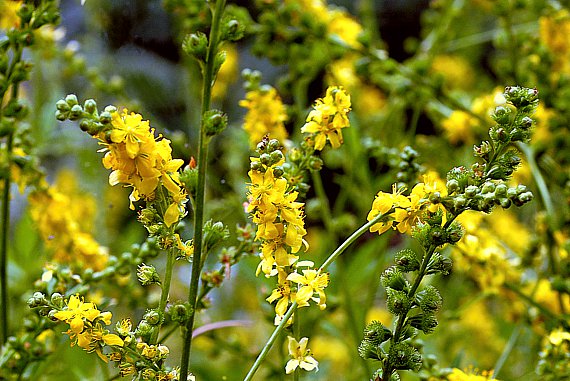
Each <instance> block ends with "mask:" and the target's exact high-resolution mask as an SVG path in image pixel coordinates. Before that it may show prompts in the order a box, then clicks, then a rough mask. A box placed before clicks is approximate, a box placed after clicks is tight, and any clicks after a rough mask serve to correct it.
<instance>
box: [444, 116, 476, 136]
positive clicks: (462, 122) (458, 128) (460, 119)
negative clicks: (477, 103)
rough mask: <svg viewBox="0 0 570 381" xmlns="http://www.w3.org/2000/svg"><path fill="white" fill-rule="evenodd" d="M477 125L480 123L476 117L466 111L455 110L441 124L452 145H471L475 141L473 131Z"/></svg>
mask: <svg viewBox="0 0 570 381" xmlns="http://www.w3.org/2000/svg"><path fill="white" fill-rule="evenodd" d="M477 124H478V121H477V119H476V118H475V117H474V116H472V115H470V114H468V113H466V112H465V111H459V110H455V111H453V112H452V113H451V115H449V117H448V118H447V119H445V120H444V121H443V122H442V123H441V126H442V127H443V130H444V131H445V135H446V136H447V138H448V139H449V141H450V142H451V143H453V144H458V143H461V142H463V143H468V144H469V143H472V142H473V141H474V140H475V136H474V135H475V134H474V132H473V129H474V128H475V127H476V126H477Z"/></svg>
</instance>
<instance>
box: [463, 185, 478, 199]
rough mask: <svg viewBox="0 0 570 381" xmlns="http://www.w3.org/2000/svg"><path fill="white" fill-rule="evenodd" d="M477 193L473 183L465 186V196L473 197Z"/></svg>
mask: <svg viewBox="0 0 570 381" xmlns="http://www.w3.org/2000/svg"><path fill="white" fill-rule="evenodd" d="M477 193H479V188H478V187H476V186H475V185H469V186H468V187H467V188H465V196H467V197H475V195H476V194H477Z"/></svg>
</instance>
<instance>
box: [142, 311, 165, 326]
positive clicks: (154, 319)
mask: <svg viewBox="0 0 570 381" xmlns="http://www.w3.org/2000/svg"><path fill="white" fill-rule="evenodd" d="M143 319H144V320H146V321H147V322H148V324H150V325H158V324H160V322H161V320H162V319H161V317H160V312H158V311H157V310H148V311H147V312H146V313H145V314H144V316H143Z"/></svg>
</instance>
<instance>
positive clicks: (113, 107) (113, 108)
mask: <svg viewBox="0 0 570 381" xmlns="http://www.w3.org/2000/svg"><path fill="white" fill-rule="evenodd" d="M103 111H105V112H108V113H109V114H112V113H114V112H117V108H116V107H115V106H113V105H109V106H106V107H105V109H104V110H103Z"/></svg>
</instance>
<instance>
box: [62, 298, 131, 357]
mask: <svg viewBox="0 0 570 381" xmlns="http://www.w3.org/2000/svg"><path fill="white" fill-rule="evenodd" d="M53 316H54V318H55V319H57V320H59V321H63V322H65V323H67V324H69V329H68V330H67V332H65V333H67V334H68V335H69V338H70V340H71V346H74V345H76V344H77V346H79V347H81V348H83V349H85V350H86V351H87V352H96V353H97V355H98V356H99V357H100V358H101V359H102V360H103V361H105V362H108V358H107V356H105V355H104V354H103V352H102V349H103V347H104V346H105V345H109V346H119V347H122V346H123V345H124V342H123V339H121V338H120V337H119V336H117V335H115V334H112V333H109V331H108V330H107V329H105V328H103V325H109V324H111V317H112V315H111V312H101V311H99V310H98V309H97V307H96V306H95V304H94V303H91V302H85V301H84V300H83V299H82V298H80V297H79V296H78V295H72V296H71V297H70V298H69V300H68V301H67V306H66V307H65V308H64V309H63V310H61V311H57V312H56V313H55V314H54V315H53Z"/></svg>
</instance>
